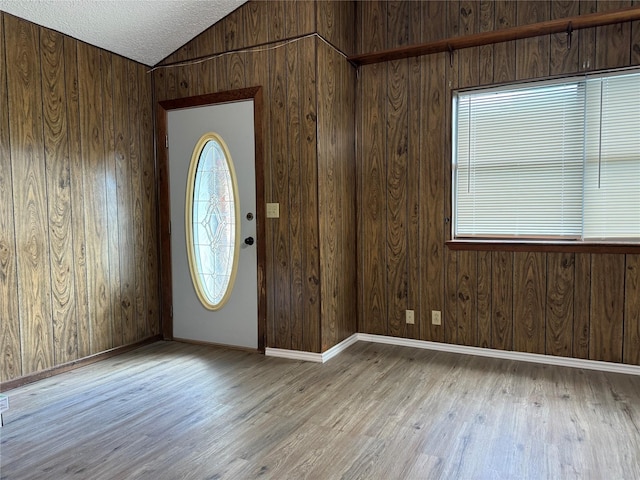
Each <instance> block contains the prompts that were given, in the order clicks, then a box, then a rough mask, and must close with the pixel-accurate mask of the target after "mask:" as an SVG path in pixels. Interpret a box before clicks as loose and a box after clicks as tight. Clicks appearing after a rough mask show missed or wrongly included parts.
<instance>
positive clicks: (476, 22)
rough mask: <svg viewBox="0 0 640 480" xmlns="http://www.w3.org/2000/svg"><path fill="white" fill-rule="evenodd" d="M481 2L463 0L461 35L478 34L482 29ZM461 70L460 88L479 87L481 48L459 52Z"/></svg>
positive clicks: (461, 3)
mask: <svg viewBox="0 0 640 480" xmlns="http://www.w3.org/2000/svg"><path fill="white" fill-rule="evenodd" d="M480 6H481V4H480V2H477V1H472V0H463V1H461V2H460V13H459V18H460V35H471V34H473V33H477V32H478V30H479V28H480V18H479V15H480V12H479V9H480ZM457 57H458V68H459V70H460V83H459V85H458V86H459V87H460V88H464V87H469V86H472V85H477V84H478V83H479V81H480V47H473V48H465V49H463V50H460V51H459V52H457Z"/></svg>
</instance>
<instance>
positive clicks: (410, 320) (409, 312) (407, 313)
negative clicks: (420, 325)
mask: <svg viewBox="0 0 640 480" xmlns="http://www.w3.org/2000/svg"><path fill="white" fill-rule="evenodd" d="M405 319H406V320H407V323H409V324H411V325H413V324H414V323H416V321H415V317H414V316H413V310H405Z"/></svg>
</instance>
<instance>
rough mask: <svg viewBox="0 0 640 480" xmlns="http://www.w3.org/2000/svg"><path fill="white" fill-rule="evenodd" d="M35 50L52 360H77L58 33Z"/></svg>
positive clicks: (47, 34)
mask: <svg viewBox="0 0 640 480" xmlns="http://www.w3.org/2000/svg"><path fill="white" fill-rule="evenodd" d="M40 48H41V52H42V106H43V108H42V110H43V125H44V148H45V162H46V171H47V200H48V218H49V255H50V259H51V291H52V297H51V315H52V317H51V321H52V322H53V343H54V345H53V351H54V356H55V358H54V364H59V363H66V362H69V361H71V360H75V359H76V358H78V342H77V336H78V331H77V328H78V319H77V316H76V315H77V312H76V302H75V279H74V277H73V271H74V265H73V232H72V223H71V214H72V211H71V207H72V204H71V173H70V172H71V166H70V163H69V144H68V136H67V112H66V102H65V97H66V91H65V83H64V65H65V62H64V37H63V36H62V35H60V34H58V33H56V32H53V31H50V30H42V31H41V32H40Z"/></svg>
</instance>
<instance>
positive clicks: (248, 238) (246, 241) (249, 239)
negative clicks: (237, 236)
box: [244, 237, 254, 245]
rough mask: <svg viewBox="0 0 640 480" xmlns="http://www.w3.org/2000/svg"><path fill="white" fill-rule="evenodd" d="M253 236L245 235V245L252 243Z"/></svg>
mask: <svg viewBox="0 0 640 480" xmlns="http://www.w3.org/2000/svg"><path fill="white" fill-rule="evenodd" d="M253 241H254V240H253V237H247V238H245V239H244V243H245V244H247V245H253Z"/></svg>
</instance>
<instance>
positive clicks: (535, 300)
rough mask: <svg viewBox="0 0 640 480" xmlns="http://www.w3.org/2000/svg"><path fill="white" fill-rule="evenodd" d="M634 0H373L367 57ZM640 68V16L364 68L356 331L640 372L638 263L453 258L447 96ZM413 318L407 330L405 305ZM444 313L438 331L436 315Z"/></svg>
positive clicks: (367, 13)
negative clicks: (569, 41)
mask: <svg viewBox="0 0 640 480" xmlns="http://www.w3.org/2000/svg"><path fill="white" fill-rule="evenodd" d="M630 4H631V2H628V1H598V2H596V1H571V0H569V1H559V0H551V1H535V2H534V1H503V0H496V1H493V0H482V1H465V0H461V1H458V0H455V1H442V2H437V1H429V2H403V1H391V2H386V1H370V2H369V1H367V2H358V3H357V15H356V18H357V21H358V25H357V27H356V31H357V32H358V39H357V50H358V52H359V53H366V52H371V51H376V50H381V49H386V48H393V47H397V46H401V45H405V44H414V43H421V42H427V41H431V40H438V39H443V38H447V37H451V36H457V35H465V34H471V33H477V32H483V31H491V30H494V29H500V28H506V27H511V26H514V25H520V24H527V23H534V22H537V21H544V20H548V19H554V18H563V17H567V16H573V15H578V14H584V13H591V12H594V11H601V10H602V11H604V10H608V9H616V8H622V7H624V6H628V5H630ZM638 64H640V22H634V23H626V24H621V25H613V26H607V27H599V28H595V29H589V30H581V31H579V32H575V33H574V35H573V42H572V46H571V49H568V48H567V37H566V35H564V34H562V35H550V36H543V37H536V38H530V39H526V40H518V41H512V42H506V43H500V44H496V45H489V46H482V47H476V48H470V49H465V50H460V51H456V52H455V53H454V55H453V59H452V63H450V58H449V54H448V53H446V54H444V53H443V54H437V55H430V56H424V57H419V58H412V59H406V60H399V61H393V62H388V63H381V64H377V65H370V66H366V67H361V68H360V72H359V80H358V87H357V97H358V110H357V128H358V134H357V136H358V148H357V181H358V212H359V224H358V262H359V263H358V265H359V269H358V281H359V290H358V309H359V317H358V318H359V331H360V332H366V333H374V334H385V335H393V336H399V337H407V338H417V339H423V340H432V341H437V342H447V343H454V344H463V345H471V346H479V347H488V348H496V349H504V350H516V351H521V352H534V353H543V354H549V355H560V356H567V357H576V358H586V359H593V360H604V361H613V362H624V363H631V364H640V256H639V255H633V254H627V255H625V254H588V253H544V252H537V251H530V252H508V251H493V252H490V251H478V252H475V251H452V250H449V249H448V248H447V247H446V246H445V241H446V240H447V239H449V238H450V235H451V229H450V224H449V216H450V212H451V200H450V199H451V186H450V182H451V168H450V160H451V153H450V149H451V144H450V142H451V127H450V124H451V91H452V89H455V88H458V87H466V86H474V85H487V84H494V83H501V82H507V81H513V80H519V79H530V78H539V77H546V76H549V75H558V74H563V73H574V72H580V71H589V70H594V69H602V68H612V67H622V66H628V65H638ZM405 309H414V310H415V314H416V315H415V318H416V323H415V325H406V324H405V322H404V310H405ZM432 310H440V311H442V312H443V317H442V318H443V321H442V326H434V325H432V324H431V311H432Z"/></svg>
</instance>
